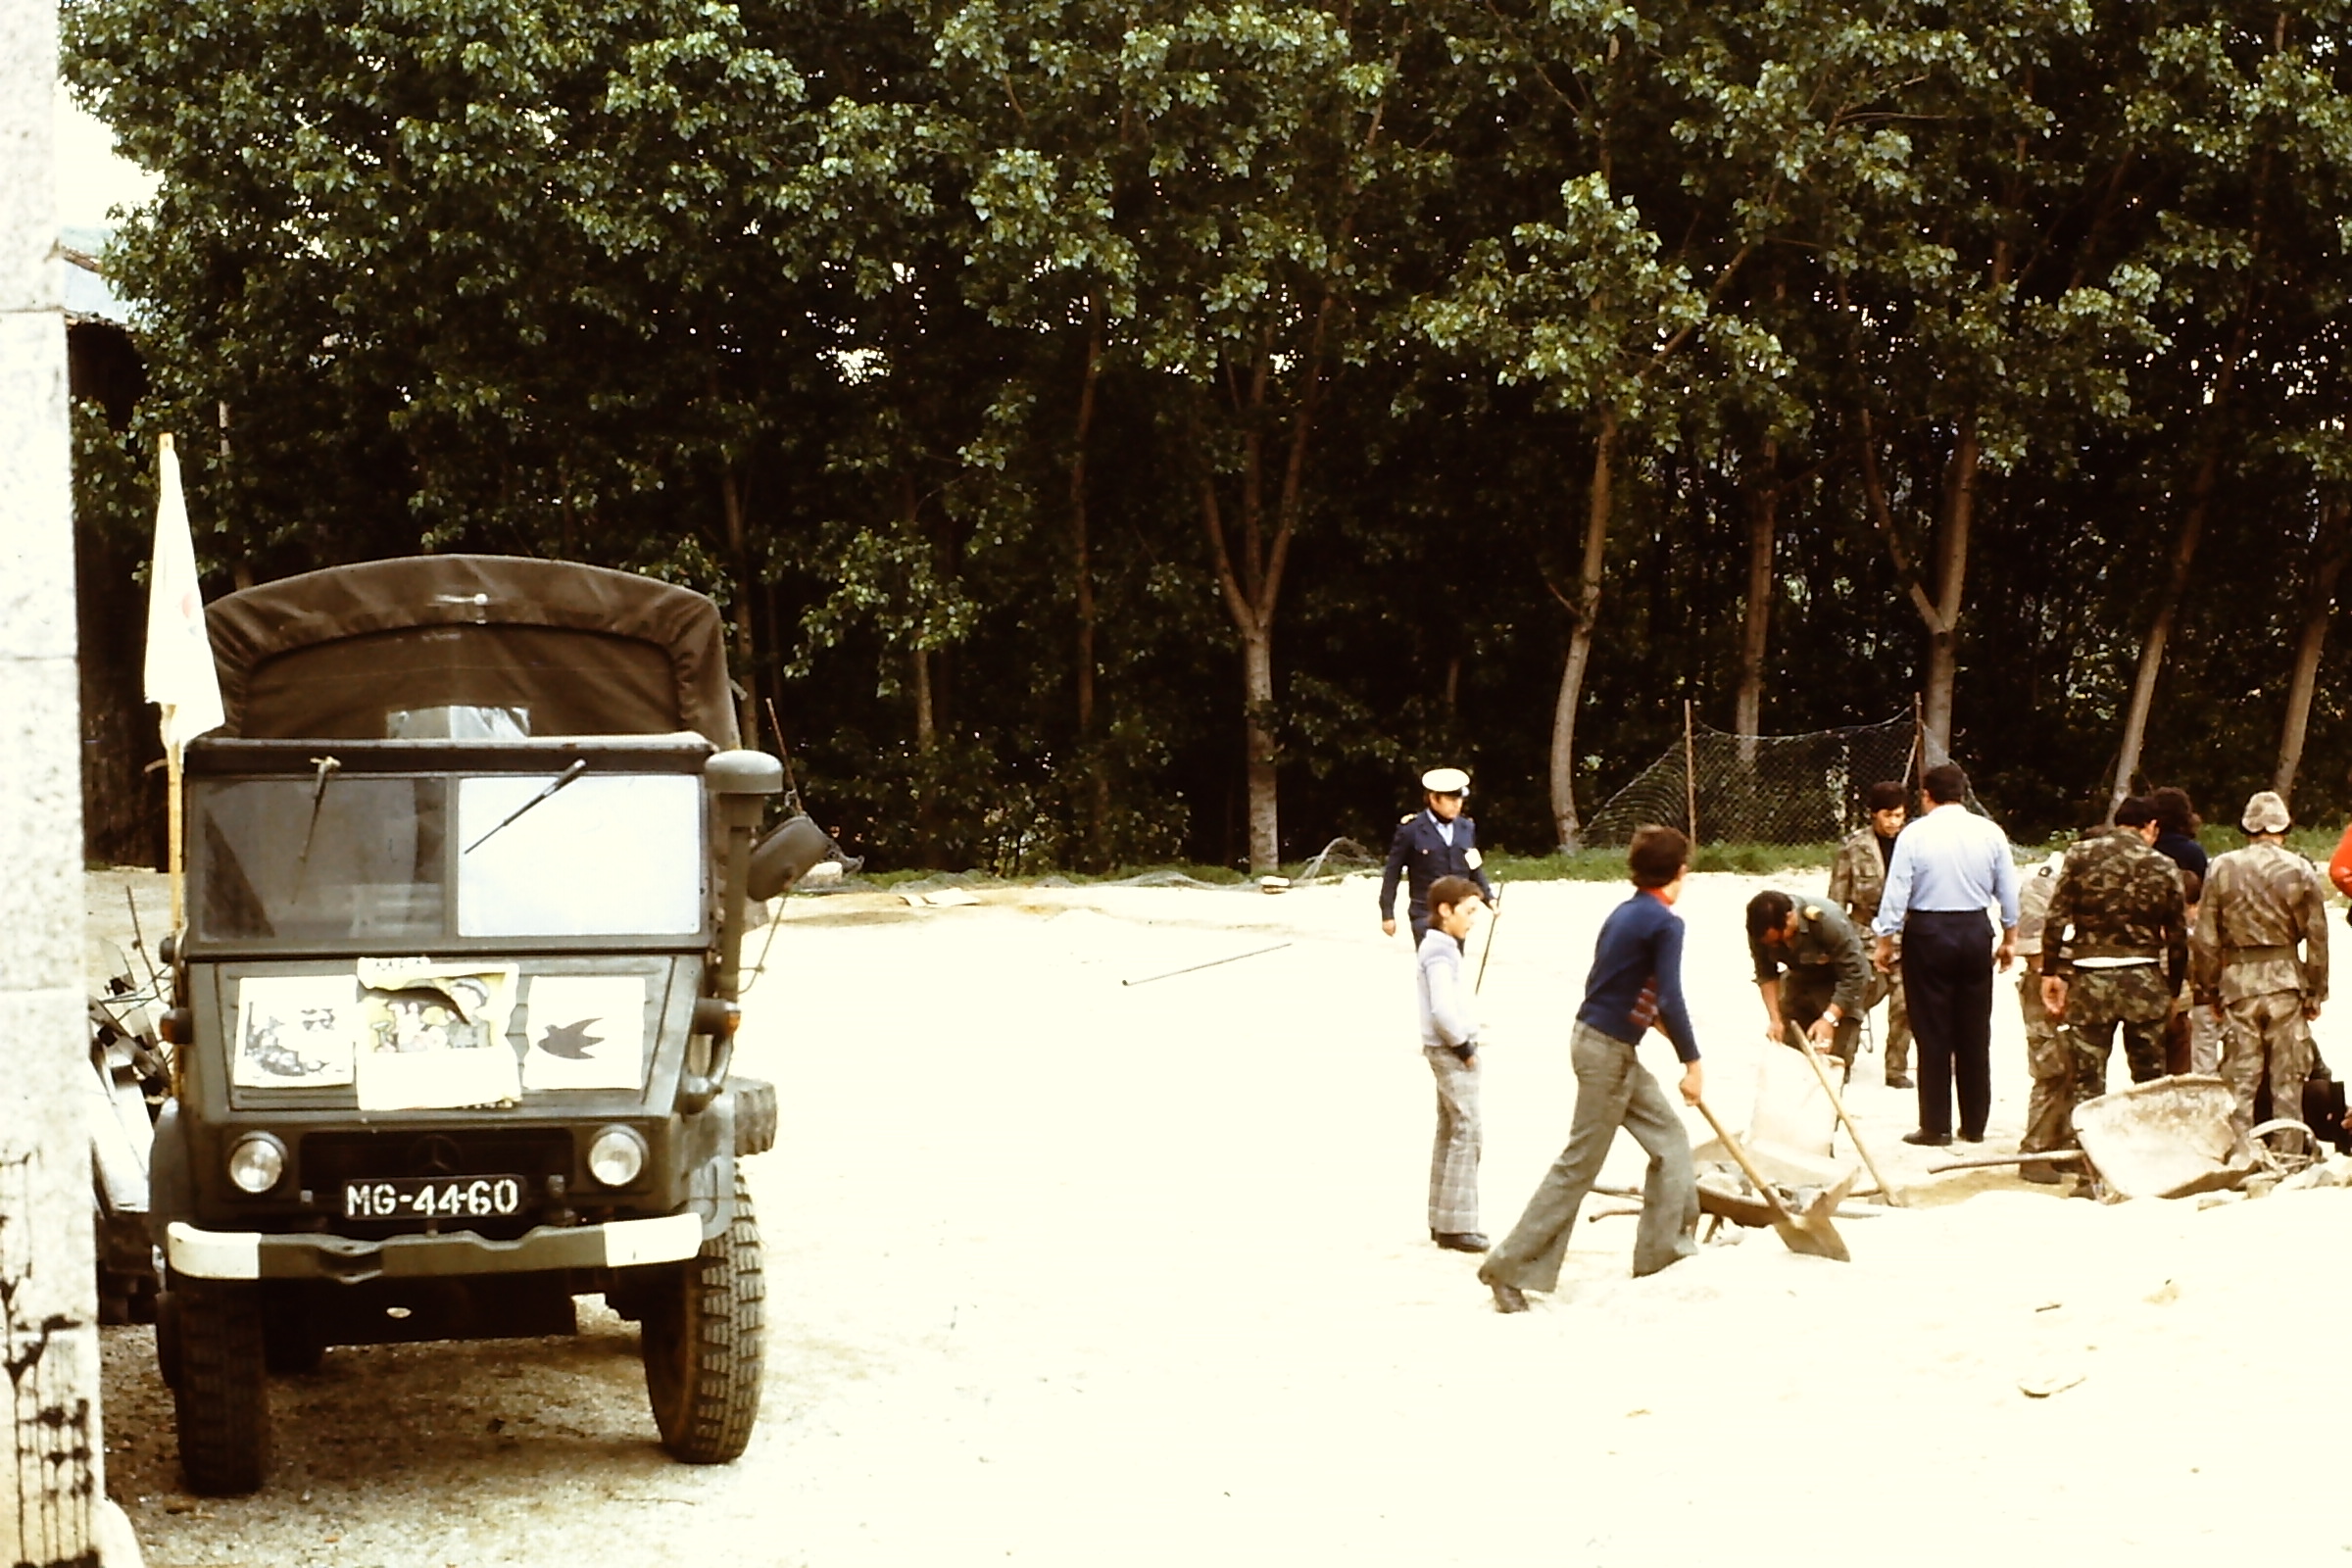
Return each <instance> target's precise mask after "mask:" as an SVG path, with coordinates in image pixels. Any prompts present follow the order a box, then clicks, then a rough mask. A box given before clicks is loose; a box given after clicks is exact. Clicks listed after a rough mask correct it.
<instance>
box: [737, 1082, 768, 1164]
mask: <svg viewBox="0 0 2352 1568" xmlns="http://www.w3.org/2000/svg"><path fill="white" fill-rule="evenodd" d="M727 1088H728V1091H729V1092H730V1093H732V1094H733V1095H734V1097H735V1152H736V1153H738V1154H764V1153H766V1152H768V1151H769V1150H771V1149H773V1148H775V1147H776V1086H775V1085H774V1084H771V1083H769V1082H768V1081H767V1080H766V1079H764V1078H729V1079H728V1080H727Z"/></svg>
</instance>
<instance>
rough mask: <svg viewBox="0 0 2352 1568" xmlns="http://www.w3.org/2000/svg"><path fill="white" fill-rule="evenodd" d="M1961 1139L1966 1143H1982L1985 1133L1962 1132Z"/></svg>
mask: <svg viewBox="0 0 2352 1568" xmlns="http://www.w3.org/2000/svg"><path fill="white" fill-rule="evenodd" d="M1960 1141H1961V1142H1962V1143H1964V1144H1981V1143H1983V1142H1984V1141H1985V1135H1984V1134H1983V1133H1962V1134H1961V1135H1960Z"/></svg>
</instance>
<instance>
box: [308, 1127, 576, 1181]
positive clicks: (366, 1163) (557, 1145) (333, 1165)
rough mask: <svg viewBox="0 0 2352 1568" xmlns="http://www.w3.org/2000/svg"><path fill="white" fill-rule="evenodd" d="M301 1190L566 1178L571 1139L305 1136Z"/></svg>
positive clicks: (473, 1134)
mask: <svg viewBox="0 0 2352 1568" xmlns="http://www.w3.org/2000/svg"><path fill="white" fill-rule="evenodd" d="M300 1160H301V1165H300V1170H301V1178H302V1185H303V1186H305V1187H307V1188H311V1189H313V1190H314V1191H317V1192H320V1193H325V1192H340V1191H341V1190H342V1184H343V1183H345V1182H347V1181H361V1180H366V1179H369V1178H382V1177H393V1176H527V1177H530V1178H531V1179H532V1185H533V1186H534V1187H539V1186H542V1185H543V1184H544V1183H545V1181H546V1179H547V1178H548V1177H550V1176H561V1177H563V1178H564V1180H565V1181H566V1182H568V1181H570V1180H571V1176H572V1169H571V1163H572V1149H571V1134H570V1132H569V1131H568V1130H566V1129H564V1128H561V1127H548V1128H537V1129H523V1128H501V1129H490V1130H472V1129H466V1128H451V1129H448V1130H446V1131H443V1130H438V1129H436V1130H432V1131H418V1130H411V1131H407V1132H367V1133H359V1132H335V1133H311V1134H307V1135H306V1136H305V1137H304V1138H303V1140H302V1151H301V1155H300Z"/></svg>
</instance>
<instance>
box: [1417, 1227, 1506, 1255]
mask: <svg viewBox="0 0 2352 1568" xmlns="http://www.w3.org/2000/svg"><path fill="white" fill-rule="evenodd" d="M1429 1239H1430V1240H1431V1241H1433V1242H1435V1243H1437V1244H1438V1245H1439V1246H1440V1247H1443V1248H1444V1249H1446V1250H1447V1251H1448V1252H1483V1251H1485V1250H1487V1248H1488V1247H1489V1246H1490V1245H1491V1244H1490V1243H1489V1242H1488V1241H1487V1239H1486V1238H1485V1237H1484V1236H1482V1235H1480V1234H1479V1233H1478V1232H1476V1231H1431V1232H1430V1233H1429Z"/></svg>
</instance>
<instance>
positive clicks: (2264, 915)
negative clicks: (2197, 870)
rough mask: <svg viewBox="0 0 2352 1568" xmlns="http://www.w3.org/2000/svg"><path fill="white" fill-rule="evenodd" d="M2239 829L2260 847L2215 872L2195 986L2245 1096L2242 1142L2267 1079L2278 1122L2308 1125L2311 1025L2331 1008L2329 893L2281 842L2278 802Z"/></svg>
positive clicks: (2260, 800)
mask: <svg viewBox="0 0 2352 1568" xmlns="http://www.w3.org/2000/svg"><path fill="white" fill-rule="evenodd" d="M2239 825H2240V826H2241V827H2243V828H2244V829H2245V832H2246V836H2247V838H2248V839H2250V840H2251V841H2252V842H2251V843H2249V844H2247V846H2246V847H2245V848H2244V849H2242V850H2231V851H2230V852H2229V854H2227V855H2223V856H2217V857H2216V858H2214V861H2213V864H2212V866H2211V867H2210V868H2209V869H2208V870H2207V872H2206V877H2205V897H2204V899H2203V901H2202V903H2201V904H2200V905H2199V907H2198V913H2197V930H2196V937H2195V941H2194V944H2193V946H2194V961H2193V962H2192V964H2191V967H2190V971H2189V987H2190V990H2191V991H2192V993H2193V994H2194V995H2195V997H2196V1000H2197V1003H2198V1005H2200V1006H2207V1007H2218V1008H2219V1009H2220V1011H2221V1014H2222V1030H2223V1034H2222V1077H2223V1079H2224V1080H2225V1081H2226V1082H2228V1084H2229V1087H2230V1089H2231V1090H2233V1091H2234V1092H2235V1093H2236V1095H2237V1109H2236V1112H2235V1116H2234V1120H2235V1121H2236V1123H2237V1130H2238V1131H2239V1132H2241V1133H2242V1132H2245V1131H2246V1130H2247V1129H2248V1128H2250V1127H2252V1126H2253V1124H2254V1095H2255V1091H2256V1090H2257V1089H2259V1088H2260V1087H2261V1085H2262V1082H2263V1078H2264V1075H2265V1072H2266V1070H2267V1072H2268V1075H2269V1078H2270V1085H2271V1113H2272V1114H2273V1115H2275V1116H2291V1117H2294V1118H2296V1119H2298V1120H2300V1119H2301V1117H2302V1112H2303V1080H2304V1079H2305V1078H2306V1077H2307V1076H2309V1074H2310V1071H2311V1031H2310V1029H2309V1027H2308V1026H2309V1024H2310V1022H2311V1020H2312V1019H2314V1018H2317V1017H2318V1016H2319V1015H2320V1005H2321V1004H2322V1003H2324V1002H2326V1001H2327V884H2326V883H2325V882H2323V881H2321V879H2320V873H2319V871H2318V870H2317V869H2316V868H2314V867H2313V865H2312V863H2311V862H2310V861H2309V860H2306V859H2305V858H2303V857H2301V856H2300V855H2297V854H2296V853H2295V852H2294V851H2292V850H2290V849H2288V848H2287V847H2286V845H2285V844H2284V843H2283V842H2282V841H2281V835H2283V834H2284V833H2285V832H2286V830H2287V827H2288V825H2289V820H2288V817H2287V814H2286V803H2285V802H2284V801H2281V800H2280V799H2279V798H2278V796H2277V795H2275V794H2273V793H2271V792H2270V791H2269V790H2264V791H2263V792H2262V793H2261V794H2259V795H2257V796H2255V797H2254V798H2253V799H2252V800H2250V801H2248V802H2246V812H2245V816H2244V817H2243V819H2242V820H2241V821H2240V823H2239ZM2298 942H2299V943H2301V944H2302V952H2301V954H2300V955H2298V954H2297V953H2296V951H2295V948H2296V944H2297V943H2298Z"/></svg>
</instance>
